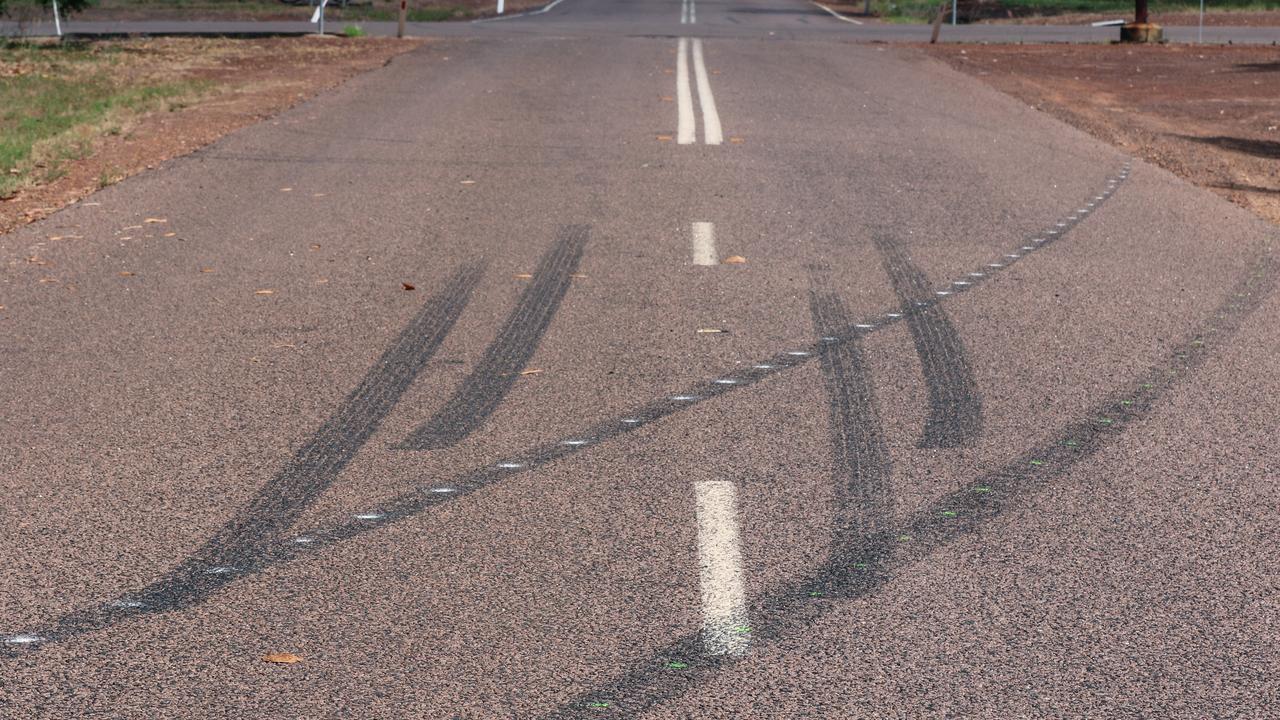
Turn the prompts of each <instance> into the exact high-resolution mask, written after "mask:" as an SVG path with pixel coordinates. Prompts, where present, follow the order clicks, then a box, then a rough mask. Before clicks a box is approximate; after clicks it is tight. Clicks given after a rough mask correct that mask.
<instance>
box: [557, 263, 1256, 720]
mask: <svg viewBox="0 0 1280 720" xmlns="http://www.w3.org/2000/svg"><path fill="white" fill-rule="evenodd" d="M1264 253H1265V251H1264ZM1275 286H1276V263H1275V261H1274V260H1272V258H1271V257H1270V256H1269V255H1267V254H1264V257H1263V259H1262V260H1261V261H1260V262H1259V263H1258V264H1257V265H1256V267H1255V269H1254V270H1253V271H1252V272H1251V273H1250V274H1249V276H1248V277H1247V278H1245V279H1244V280H1242V281H1241V282H1240V283H1239V284H1238V285H1237V286H1236V287H1234V288H1232V289H1231V292H1230V293H1229V294H1228V295H1227V300H1226V301H1225V302H1224V303H1223V304H1222V305H1220V306H1219V307H1218V308H1217V309H1215V310H1214V311H1213V312H1212V313H1210V315H1209V320H1208V321H1206V323H1205V324H1204V325H1202V326H1201V327H1199V328H1197V329H1196V331H1195V332H1193V333H1192V334H1191V335H1190V336H1188V337H1187V338H1185V339H1184V340H1183V341H1182V342H1181V343H1179V344H1177V345H1175V346H1174V350H1173V351H1172V352H1171V353H1170V354H1169V355H1168V356H1166V358H1165V360H1163V361H1162V362H1160V363H1158V364H1156V365H1154V366H1153V367H1151V368H1149V369H1148V370H1147V371H1146V372H1145V373H1143V374H1141V375H1139V376H1137V377H1136V378H1134V379H1133V381H1131V382H1130V383H1128V384H1127V385H1125V386H1123V388H1122V389H1121V390H1119V391H1117V393H1116V394H1115V395H1113V396H1112V397H1110V398H1107V399H1104V400H1103V401H1102V402H1100V403H1099V404H1098V405H1096V406H1094V407H1093V409H1092V410H1091V411H1090V412H1089V414H1088V416H1087V418H1086V419H1083V420H1080V421H1077V422H1074V423H1070V424H1068V425H1066V426H1065V427H1062V428H1060V429H1059V431H1058V432H1057V433H1056V434H1055V435H1054V436H1053V438H1052V439H1051V440H1049V441H1048V442H1046V443H1044V444H1042V445H1038V446H1035V447H1033V448H1030V449H1029V450H1027V451H1026V452H1023V453H1022V454H1020V455H1019V456H1018V457H1016V458H1014V459H1013V460H1011V461H1010V462H1009V463H1008V464H1006V465H1004V466H1003V467H1000V468H997V469H996V470H993V471H991V472H989V473H986V474H984V475H981V476H979V477H977V478H975V479H974V480H973V482H971V483H968V484H967V485H966V486H965V487H963V488H961V489H959V490H956V491H955V492H952V493H950V494H948V495H945V496H943V497H942V498H940V499H939V500H937V501H935V502H933V503H931V504H930V505H928V506H927V507H924V508H921V509H920V510H918V511H916V512H914V513H912V514H911V515H910V516H908V517H907V518H906V520H905V521H904V522H903V524H902V525H901V526H900V527H899V528H897V530H896V531H894V532H889V533H883V534H880V535H878V536H876V537H872V538H869V540H868V543H867V552H866V553H865V557H866V558H867V560H866V561H865V562H864V563H863V566H862V567H855V568H854V569H855V570H858V572H850V568H848V567H847V566H845V563H846V562H847V558H843V557H832V558H831V559H829V560H828V561H827V562H826V563H824V564H823V565H821V566H819V567H818V568H816V569H815V570H814V572H813V573H811V574H810V575H809V576H808V577H806V578H804V579H802V580H798V581H797V582H796V583H794V584H792V585H789V586H786V587H783V588H780V589H779V590H778V591H777V592H775V593H774V594H773V595H772V596H770V597H766V598H763V599H761V600H760V601H758V602H756V603H753V604H752V611H751V612H752V615H751V643H752V646H753V647H760V646H765V645H770V644H773V643H776V642H778V641H779V640H781V639H783V638H784V637H787V636H789V635H794V634H796V633H803V632H805V631H806V630H807V629H808V628H809V627H811V626H812V624H813V623H814V622H815V621H816V620H817V619H818V618H820V617H822V616H823V615H824V614H826V613H827V612H828V611H829V610H831V609H833V608H834V607H836V605H837V603H838V602H839V601H840V600H844V599H849V598H855V597H863V596H866V595H869V594H870V593H872V592H875V591H876V590H879V589H880V588H881V587H883V586H884V585H885V584H886V583H887V582H888V581H889V580H890V579H892V578H893V576H894V572H895V571H898V570H901V569H904V568H906V567H909V566H911V565H913V564H915V563H917V562H920V561H922V560H925V559H926V558H928V557H929V555H931V554H932V553H933V552H935V551H936V550H938V549H940V548H942V547H944V546H946V545H948V544H949V543H951V542H953V541H955V540H957V539H959V538H962V537H964V536H966V535H968V534H969V533H972V532H974V531H975V530H977V529H979V528H981V527H983V526H984V525H986V524H989V523H990V522H991V521H993V520H995V519H996V518H997V517H999V516H1000V515H1001V514H1002V513H1004V512H1005V511H1006V510H1009V509H1011V508H1015V507H1017V506H1018V505H1019V503H1020V502H1022V501H1024V500H1026V499H1027V498H1028V497H1030V496H1031V495H1032V494H1034V493H1036V492H1038V491H1039V490H1040V489H1042V488H1043V487H1045V486H1046V485H1047V484H1048V483H1049V482H1051V481H1053V480H1056V479H1059V478H1061V477H1063V476H1064V475H1066V473H1067V472H1068V471H1070V470H1071V468H1072V467H1074V466H1075V465H1076V464H1077V463H1079V462H1080V461H1081V460H1084V459H1087V458H1089V457H1092V456H1093V455H1095V454H1096V453H1097V452H1098V451H1100V450H1101V449H1102V448H1103V447H1105V446H1106V445H1107V444H1108V443H1109V442H1111V441H1114V440H1116V439H1118V438H1119V437H1120V436H1121V435H1122V434H1123V433H1124V432H1125V431H1126V430H1128V429H1129V428H1131V427H1134V426H1135V425H1138V424H1139V423H1140V422H1141V421H1143V420H1144V419H1146V418H1147V417H1148V416H1150V414H1151V412H1152V411H1153V410H1154V408H1155V407H1156V405H1157V404H1158V402H1159V400H1160V399H1161V398H1162V397H1163V396H1164V395H1165V394H1166V393H1167V392H1168V391H1169V390H1171V389H1172V388H1174V387H1175V386H1176V385H1179V384H1181V383H1182V382H1184V381H1185V380H1186V379H1187V378H1189V377H1191V376H1192V374H1193V371H1195V370H1196V369H1198V368H1199V367H1201V366H1203V365H1204V363H1205V362H1206V361H1207V360H1208V359H1209V358H1210V357H1212V353H1211V352H1210V350H1211V349H1212V348H1216V347H1219V346H1221V345H1224V344H1225V343H1226V342H1227V341H1228V340H1229V339H1230V338H1231V336H1233V335H1234V334H1235V333H1236V331H1237V330H1239V329H1240V326H1241V325H1242V323H1243V322H1244V320H1245V319H1246V318H1248V317H1249V316H1250V315H1252V314H1253V313H1254V312H1255V311H1256V310H1257V309H1258V308H1259V307H1260V306H1261V305H1262V303H1263V301H1264V300H1266V299H1267V297H1269V296H1270V295H1271V294H1272V293H1273V292H1274V290H1275ZM829 591H834V592H831V594H832V595H834V596H836V597H835V598H833V597H830V596H828V594H827V593H828V592H829ZM699 649H700V645H699V644H698V636H697V635H690V636H686V637H682V638H680V639H678V640H676V641H675V642H673V643H671V644H670V645H667V646H666V647H664V648H661V649H659V650H657V651H655V652H654V653H653V654H652V655H650V656H649V657H648V658H646V659H645V660H642V661H640V662H638V663H636V664H634V665H632V666H631V668H630V669H628V670H625V671H624V674H623V675H622V676H621V677H619V678H618V679H617V680H615V681H613V682H611V683H608V684H606V685H602V686H598V687H596V688H595V689H593V690H589V691H587V692H585V693H583V694H581V695H579V696H577V697H576V698H575V699H573V700H571V701H569V702H567V703H565V704H564V705H562V706H560V707H559V708H556V709H554V710H551V711H549V712H548V713H547V714H546V715H544V716H543V717H546V718H635V717H640V716H641V715H643V714H644V713H645V712H647V711H648V710H650V709H653V708H655V707H657V706H658V705H660V704H662V703H664V702H668V701H671V700H674V699H676V698H679V697H680V696H682V695H684V694H685V693H686V692H688V691H690V690H692V689H693V688H695V687H697V686H698V685H699V684H700V683H703V682H706V681H709V680H710V679H711V678H712V677H714V675H715V674H716V673H717V672H719V671H720V670H723V669H726V668H729V667H732V666H733V665H735V664H736V662H737V659H736V658H731V657H728V656H716V657H706V656H699V655H698V650H699Z"/></svg>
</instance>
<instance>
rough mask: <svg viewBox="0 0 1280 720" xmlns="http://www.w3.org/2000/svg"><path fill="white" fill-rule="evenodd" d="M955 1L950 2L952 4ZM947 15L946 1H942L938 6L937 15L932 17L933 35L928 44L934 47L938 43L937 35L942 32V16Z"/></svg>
mask: <svg viewBox="0 0 1280 720" xmlns="http://www.w3.org/2000/svg"><path fill="white" fill-rule="evenodd" d="M954 1H955V0H952V2H954ZM946 14H947V0H942V4H941V5H939V6H938V14H936V15H934V16H933V34H932V35H930V36H929V44H930V45H936V44H937V43H938V33H940V32H942V16H943V15H946Z"/></svg>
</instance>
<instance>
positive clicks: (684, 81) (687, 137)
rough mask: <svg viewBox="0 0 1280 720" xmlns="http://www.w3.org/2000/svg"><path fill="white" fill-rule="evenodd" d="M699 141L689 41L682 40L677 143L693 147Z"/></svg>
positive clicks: (678, 54) (678, 64)
mask: <svg viewBox="0 0 1280 720" xmlns="http://www.w3.org/2000/svg"><path fill="white" fill-rule="evenodd" d="M697 141H698V138H697V135H696V130H695V128H694V121H693V93H692V92H690V90H689V39H688V38H680V44H679V47H678V48H677V50H676V143H677V144H679V145H692V144H693V143H695V142H697Z"/></svg>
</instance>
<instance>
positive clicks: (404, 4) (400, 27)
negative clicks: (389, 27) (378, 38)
mask: <svg viewBox="0 0 1280 720" xmlns="http://www.w3.org/2000/svg"><path fill="white" fill-rule="evenodd" d="M408 12H409V0H400V15H399V16H398V17H397V18H396V37H398V38H402V37H404V16H405V15H407V14H408Z"/></svg>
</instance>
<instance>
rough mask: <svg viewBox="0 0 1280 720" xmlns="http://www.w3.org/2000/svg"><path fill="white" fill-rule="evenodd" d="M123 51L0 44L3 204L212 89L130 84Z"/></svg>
mask: <svg viewBox="0 0 1280 720" xmlns="http://www.w3.org/2000/svg"><path fill="white" fill-rule="evenodd" d="M128 61H129V59H128V57H127V56H125V55H123V54H122V53H120V52H119V51H118V48H110V47H101V46H94V45H90V44H87V43H74V44H73V43H64V44H32V43H13V42H7V43H3V44H0V198H8V197H11V196H13V195H14V194H15V193H16V192H17V191H18V190H20V189H21V188H23V187H28V186H30V185H34V184H37V183H41V182H50V181H52V180H56V179H57V178H58V177H61V175H62V174H63V173H64V167H65V165H66V163H67V162H69V161H73V160H78V159H81V158H84V157H86V156H87V155H88V154H89V153H90V152H92V150H93V145H94V142H95V140H96V138H98V137H100V136H102V135H104V134H117V135H118V134H120V133H122V132H123V131H124V128H125V127H127V126H128V125H129V124H130V122H131V121H132V120H133V119H134V118H136V117H137V116H139V115H140V114H143V113H147V112H154V111H157V110H159V111H164V110H172V109H177V108H181V107H183V106H185V105H187V104H189V103H191V102H193V101H194V100H195V99H197V98H198V97H199V94H200V92H201V90H202V89H203V88H204V87H205V85H206V84H205V83H203V82H201V81H199V80H196V79H192V78H185V79H176V78H165V77H163V76H159V77H152V78H150V79H149V80H144V81H142V82H140V83H135V82H126V81H125V78H126V77H127V76H126V75H125V74H122V73H119V72H117V71H118V70H119V69H120V67H121V66H122V65H124V64H126V63H128Z"/></svg>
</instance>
